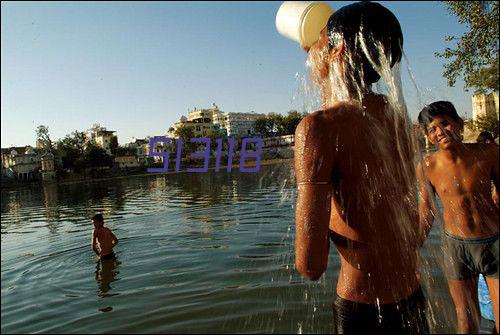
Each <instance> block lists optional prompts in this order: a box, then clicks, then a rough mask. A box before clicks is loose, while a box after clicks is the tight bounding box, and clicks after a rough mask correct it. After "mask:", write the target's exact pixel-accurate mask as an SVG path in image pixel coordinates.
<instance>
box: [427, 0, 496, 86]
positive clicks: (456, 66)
mask: <svg viewBox="0 0 500 335" xmlns="http://www.w3.org/2000/svg"><path fill="white" fill-rule="evenodd" d="M443 3H444V6H445V7H446V9H447V10H448V12H450V13H451V14H454V15H455V16H456V17H457V18H458V22H460V23H461V24H464V25H466V26H467V28H468V30H467V31H466V32H465V33H464V34H463V35H462V36H460V37H457V36H447V37H446V39H445V40H446V41H448V42H456V45H455V47H454V48H450V47H446V48H445V50H444V51H443V52H436V53H435V55H436V56H437V57H440V58H444V59H446V60H449V63H448V64H445V65H444V69H445V71H444V72H443V76H444V77H445V78H446V79H447V80H448V85H449V86H454V85H455V82H456V80H457V78H458V77H460V76H462V77H463V79H464V81H465V88H466V89H467V88H474V90H475V93H487V92H489V91H498V88H499V81H498V80H499V77H498V61H499V58H498V24H499V20H498V15H499V12H498V2H497V1H443Z"/></svg>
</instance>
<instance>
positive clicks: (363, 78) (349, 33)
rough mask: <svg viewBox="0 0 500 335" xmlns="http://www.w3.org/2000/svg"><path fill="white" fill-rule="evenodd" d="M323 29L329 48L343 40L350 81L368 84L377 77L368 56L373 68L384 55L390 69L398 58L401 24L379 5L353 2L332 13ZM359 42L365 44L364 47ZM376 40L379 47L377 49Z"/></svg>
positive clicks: (379, 63) (400, 43)
mask: <svg viewBox="0 0 500 335" xmlns="http://www.w3.org/2000/svg"><path fill="white" fill-rule="evenodd" d="M327 29H328V47H329V49H330V50H331V49H332V48H335V47H337V46H338V45H339V44H340V43H341V42H343V43H344V48H345V51H346V53H347V54H348V58H350V61H349V62H348V66H349V67H350V69H349V70H350V72H351V75H353V76H354V80H356V81H357V82H358V83H360V84H363V85H370V84H373V83H376V82H377V81H378V80H379V79H380V74H379V73H378V72H377V70H375V69H374V68H373V64H372V63H371V62H370V59H371V60H372V61H373V62H375V63H376V64H375V65H376V66H377V67H381V66H382V64H381V59H384V58H386V59H388V60H389V62H390V67H391V68H392V67H393V66H394V65H395V64H396V63H398V62H399V61H401V57H402V54H403V32H402V31H401V26H400V24H399V21H398V19H397V18H396V16H394V14H393V13H392V12H391V11H390V10H388V9H387V8H385V7H384V6H382V5H381V4H378V3H375V2H357V3H354V4H351V5H348V6H344V7H342V8H340V9H339V10H338V11H336V12H335V13H333V14H332V16H331V17H330V19H329V20H328V24H327ZM359 37H361V38H359ZM363 42H364V43H365V44H366V47H365V48H363V44H362V43H363ZM379 43H380V45H381V47H382V50H379V48H378V46H379ZM381 51H382V52H383V54H381ZM367 53H368V54H367Z"/></svg>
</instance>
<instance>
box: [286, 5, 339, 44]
mask: <svg viewBox="0 0 500 335" xmlns="http://www.w3.org/2000/svg"><path fill="white" fill-rule="evenodd" d="M332 14H333V9H332V7H330V5H328V4H326V3H324V2H311V1H285V2H283V4H282V5H281V6H280V8H279V9H278V13H276V29H278V32H279V33H280V34H281V35H283V36H285V37H287V38H289V39H291V40H294V41H296V42H298V43H300V45H301V46H303V47H310V46H311V45H313V43H314V42H316V41H317V40H318V39H319V33H320V32H321V30H322V29H323V28H324V27H325V26H326V24H327V23H328V19H329V18H330V16H331V15H332Z"/></svg>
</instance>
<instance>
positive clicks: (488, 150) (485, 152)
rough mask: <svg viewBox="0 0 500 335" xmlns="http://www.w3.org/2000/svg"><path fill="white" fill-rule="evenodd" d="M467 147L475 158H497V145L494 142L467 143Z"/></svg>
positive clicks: (492, 159)
mask: <svg viewBox="0 0 500 335" xmlns="http://www.w3.org/2000/svg"><path fill="white" fill-rule="evenodd" d="M466 146H467V149H469V150H470V151H471V152H472V153H473V155H474V156H475V158H476V159H481V160H491V161H497V160H498V146H497V145H494V144H486V143H467V144H466Z"/></svg>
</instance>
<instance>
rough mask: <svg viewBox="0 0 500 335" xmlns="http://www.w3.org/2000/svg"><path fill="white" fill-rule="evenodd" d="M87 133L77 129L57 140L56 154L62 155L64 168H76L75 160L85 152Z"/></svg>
mask: <svg viewBox="0 0 500 335" xmlns="http://www.w3.org/2000/svg"><path fill="white" fill-rule="evenodd" d="M85 143H86V137H85V133H84V132H81V131H78V130H75V131H74V132H72V133H71V134H69V135H66V136H65V137H64V138H63V139H60V140H59V141H57V151H56V154H57V155H59V156H61V157H62V161H63V167H64V168H74V167H75V162H76V160H77V159H78V158H79V157H83V155H84V153H85Z"/></svg>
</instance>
